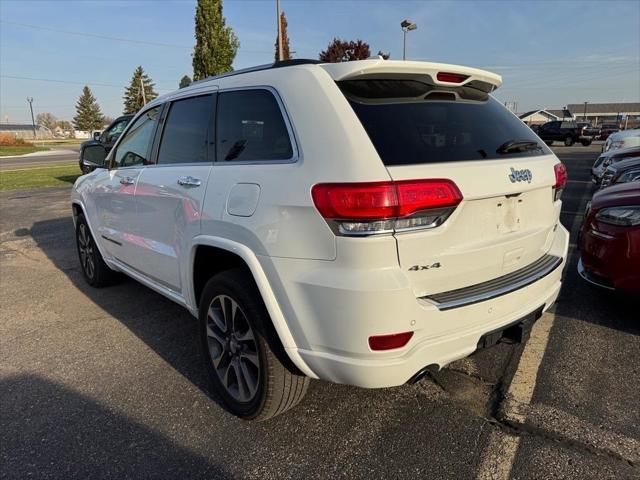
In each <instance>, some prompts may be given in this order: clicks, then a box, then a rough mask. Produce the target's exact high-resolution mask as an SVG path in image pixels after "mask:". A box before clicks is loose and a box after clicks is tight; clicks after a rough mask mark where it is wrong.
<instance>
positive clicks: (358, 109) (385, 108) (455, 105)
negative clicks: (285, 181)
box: [338, 80, 550, 165]
mask: <svg viewBox="0 0 640 480" xmlns="http://www.w3.org/2000/svg"><path fill="white" fill-rule="evenodd" d="M338 85H339V86H340V88H341V90H342V92H343V93H344V94H345V96H346V97H347V99H348V100H349V103H350V104H351V106H352V108H353V110H354V112H355V113H356V115H357V116H358V118H359V119H360V122H361V123H362V125H363V127H364V128H365V130H366V131H367V134H368V135H369V138H370V139H371V141H372V142H373V145H374V146H375V148H376V150H377V151H378V154H379V155H380V157H381V159H382V161H383V163H384V164H385V165H413V164H420V163H436V162H455V161H470V160H484V159H495V158H511V157H521V156H535V155H545V154H548V153H550V150H549V149H548V148H547V147H546V145H544V143H543V142H542V141H540V139H539V138H538V137H537V135H536V134H535V133H534V132H533V131H532V130H531V129H530V128H529V127H527V126H526V125H525V124H524V123H522V122H521V121H520V120H519V119H518V118H517V117H515V116H514V115H513V114H512V113H511V112H509V111H508V110H507V109H506V108H505V107H504V106H502V105H501V104H500V103H499V102H498V101H497V100H495V99H494V98H493V97H491V96H490V95H488V94H486V93H485V92H481V91H479V90H477V89H474V88H469V87H458V88H442V87H434V86H431V85H428V84H426V83H422V82H419V81H416V80H351V81H345V82H338ZM507 142H535V143H537V144H538V146H537V147H533V148H529V149H515V150H510V151H508V153H500V150H501V148H500V147H502V146H504V145H505V144H507Z"/></svg>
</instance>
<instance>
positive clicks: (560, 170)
mask: <svg viewBox="0 0 640 480" xmlns="http://www.w3.org/2000/svg"><path fill="white" fill-rule="evenodd" d="M553 170H554V172H555V174H556V183H555V184H554V185H553V201H554V202H555V201H556V200H560V197H562V191H563V190H564V186H565V185H566V184H567V167H565V166H564V163H556V164H555V165H554V166H553Z"/></svg>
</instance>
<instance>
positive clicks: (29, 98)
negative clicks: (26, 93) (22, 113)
mask: <svg viewBox="0 0 640 480" xmlns="http://www.w3.org/2000/svg"><path fill="white" fill-rule="evenodd" d="M27 102H29V108H30V109H31V126H32V127H33V138H38V136H37V135H36V121H35V120H34V119H33V97H27Z"/></svg>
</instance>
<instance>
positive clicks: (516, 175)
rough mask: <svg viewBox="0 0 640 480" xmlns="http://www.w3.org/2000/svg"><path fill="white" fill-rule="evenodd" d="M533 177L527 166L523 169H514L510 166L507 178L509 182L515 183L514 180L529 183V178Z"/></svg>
mask: <svg viewBox="0 0 640 480" xmlns="http://www.w3.org/2000/svg"><path fill="white" fill-rule="evenodd" d="M532 179H533V174H532V173H531V170H529V169H528V168H525V169H524V170H516V169H515V168H513V167H511V173H510V174H509V180H511V183H516V182H525V181H526V182H527V183H531V180H532Z"/></svg>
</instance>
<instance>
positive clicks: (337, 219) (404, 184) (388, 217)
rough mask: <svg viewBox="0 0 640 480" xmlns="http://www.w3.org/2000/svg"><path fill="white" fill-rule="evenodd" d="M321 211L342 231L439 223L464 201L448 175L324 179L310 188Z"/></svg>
mask: <svg viewBox="0 0 640 480" xmlns="http://www.w3.org/2000/svg"><path fill="white" fill-rule="evenodd" d="M311 194H312V197H313V202H314V204H315V206H316V208H317V209H318V211H319V212H320V214H321V215H322V216H323V217H324V218H325V219H326V220H327V221H328V222H329V224H330V225H331V226H332V227H337V228H335V229H334V231H336V233H338V234H341V235H371V234H376V233H387V232H392V231H398V230H407V229H414V228H432V227H435V226H438V225H440V224H442V222H444V220H446V218H447V217H448V216H449V215H450V214H451V212H453V210H455V208H456V206H457V205H458V204H459V203H460V202H461V201H462V194H461V193H460V190H458V187H457V186H456V184H455V183H453V182H452V181H451V180H447V179H428V180H403V181H397V182H374V183H322V184H318V185H314V187H313V189H312V190H311Z"/></svg>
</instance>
